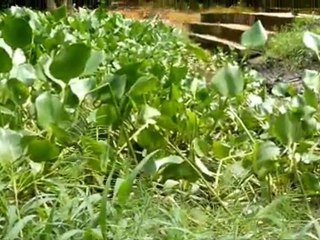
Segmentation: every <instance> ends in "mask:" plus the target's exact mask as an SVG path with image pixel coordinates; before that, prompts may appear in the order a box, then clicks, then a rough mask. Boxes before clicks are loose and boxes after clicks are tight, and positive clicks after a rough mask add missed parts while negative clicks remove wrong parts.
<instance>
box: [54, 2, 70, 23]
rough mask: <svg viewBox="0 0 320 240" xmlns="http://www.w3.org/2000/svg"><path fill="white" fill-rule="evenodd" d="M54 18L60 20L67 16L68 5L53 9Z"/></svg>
mask: <svg viewBox="0 0 320 240" xmlns="http://www.w3.org/2000/svg"><path fill="white" fill-rule="evenodd" d="M51 13H52V15H53V17H54V19H55V20H56V21H59V20H61V19H63V18H65V17H66V16H67V6H66V5H64V4H62V5H61V6H60V7H58V8H56V9H54V10H53V11H51Z"/></svg>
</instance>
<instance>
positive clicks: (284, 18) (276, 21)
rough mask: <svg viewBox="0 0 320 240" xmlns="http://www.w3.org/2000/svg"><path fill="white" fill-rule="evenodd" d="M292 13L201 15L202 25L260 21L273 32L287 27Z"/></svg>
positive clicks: (244, 23) (246, 23)
mask: <svg viewBox="0 0 320 240" xmlns="http://www.w3.org/2000/svg"><path fill="white" fill-rule="evenodd" d="M294 18H295V16H294V15H293V14H292V13H265V12H258V13H246V12H244V13H202V14H201V22H203V23H233V24H240V25H249V26H251V25H253V24H254V23H255V22H256V21H258V20H260V21H261V23H262V24H263V26H264V27H265V28H266V29H267V30H274V28H275V27H277V28H279V27H281V26H284V25H287V24H289V23H291V22H292V21H293V20H294Z"/></svg>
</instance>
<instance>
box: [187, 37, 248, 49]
mask: <svg viewBox="0 0 320 240" xmlns="http://www.w3.org/2000/svg"><path fill="white" fill-rule="evenodd" d="M189 37H190V38H191V39H193V40H195V41H196V42H198V43H199V44H200V45H201V46H202V47H203V48H206V49H213V48H216V47H221V48H223V49H224V50H228V49H232V50H235V51H237V52H242V51H244V50H245V47H244V46H242V45H240V44H239V43H236V42H233V41H230V40H227V39H223V38H219V37H216V36H212V35H208V34H199V33H190V34H189Z"/></svg>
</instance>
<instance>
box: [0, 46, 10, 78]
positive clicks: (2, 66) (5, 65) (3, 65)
mask: <svg viewBox="0 0 320 240" xmlns="http://www.w3.org/2000/svg"><path fill="white" fill-rule="evenodd" d="M11 68H12V60H11V57H10V56H9V54H8V53H7V51H6V50H5V49H4V48H1V47H0V73H7V72H10V70H11Z"/></svg>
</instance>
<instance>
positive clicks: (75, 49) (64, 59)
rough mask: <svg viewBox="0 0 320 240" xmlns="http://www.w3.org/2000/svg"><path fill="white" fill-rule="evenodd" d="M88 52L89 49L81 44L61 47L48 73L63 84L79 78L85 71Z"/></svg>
mask: <svg viewBox="0 0 320 240" xmlns="http://www.w3.org/2000/svg"><path fill="white" fill-rule="evenodd" d="M90 52H91V50H90V48H89V47H88V46H87V45H85V44H83V43H75V44H72V45H69V46H66V47H63V48H62V49H61V50H60V51H59V52H58V54H57V55H56V56H55V57H54V58H53V60H52V63H51V65H50V67H49V70H50V73H51V74H52V76H53V77H55V78H57V79H60V80H63V81H64V82H68V81H69V80H70V79H72V78H76V77H79V76H80V75H81V74H82V73H83V72H84V70H85V67H86V64H87V61H88V59H89V57H90Z"/></svg>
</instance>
